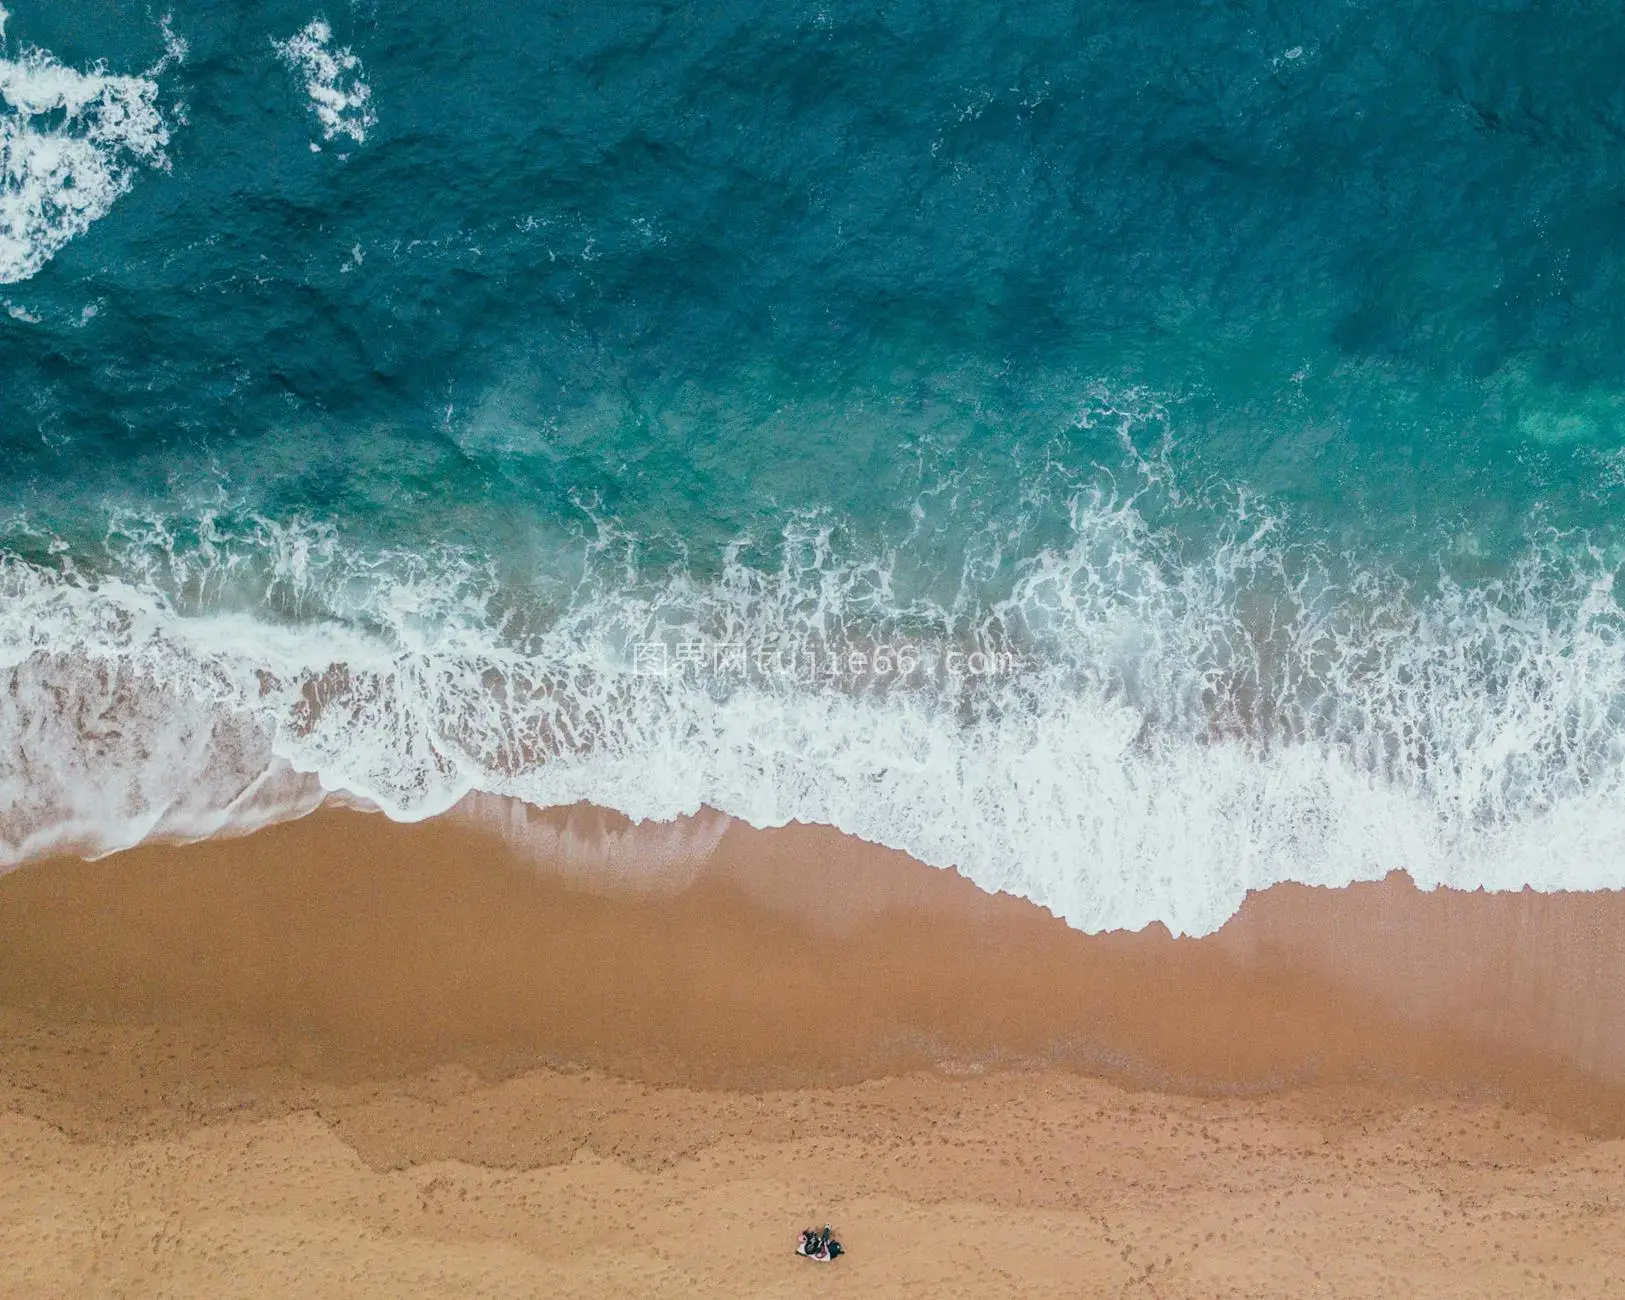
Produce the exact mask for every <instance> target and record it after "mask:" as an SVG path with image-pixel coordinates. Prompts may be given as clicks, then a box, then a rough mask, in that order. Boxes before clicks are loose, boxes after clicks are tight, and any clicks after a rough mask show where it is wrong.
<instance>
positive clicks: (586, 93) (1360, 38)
mask: <svg viewBox="0 0 1625 1300" xmlns="http://www.w3.org/2000/svg"><path fill="white" fill-rule="evenodd" d="M11 8H12V9H13V12H12V13H10V14H8V15H7V17H6V20H5V23H4V35H5V45H4V48H3V51H0V299H3V305H4V307H5V309H6V314H5V315H4V316H0V448H3V452H4V454H3V457H0V530H3V531H0V584H3V587H4V594H5V596H6V597H7V601H6V609H5V612H4V613H3V614H0V669H3V671H4V672H5V673H6V674H7V675H8V679H9V683H10V687H11V689H10V692H9V695H8V696H7V697H6V699H5V701H4V702H3V703H0V793H3V795H4V799H5V803H6V804H7V805H9V807H10V813H9V814H8V815H7V817H6V819H5V823H4V829H3V830H0V837H3V838H0V849H4V854H3V857H4V858H5V859H6V860H11V861H15V860H20V859H21V858H23V857H26V856H29V855H31V854H33V853H37V852H41V851H45V850H46V849H48V848H50V847H52V846H54V845H55V846H59V845H63V844H73V845H76V846H79V847H81V848H90V849H95V848H105V847H112V846H116V845H118V844H121V843H126V842H129V841H131V840H132V839H137V838H140V837H141V836H144V835H147V834H151V833H173V834H202V833H208V832H210V831H213V830H216V829H219V828H220V827H222V826H227V825H238V824H244V823H247V822H252V821H253V820H255V819H256V818H261V817H265V816H270V815H280V812H286V811H289V810H297V809H298V808H301V807H304V806H307V805H308V802H309V799H310V798H311V797H313V795H312V791H313V790H315V791H319V790H321V789H329V790H342V791H347V792H349V793H350V794H353V795H355V796H358V797H361V798H364V799H366V800H369V801H371V802H373V803H376V804H378V805H380V806H382V807H383V808H385V809H386V811H388V812H390V813H391V814H392V815H395V816H422V815H428V814H429V813H432V812H434V811H437V810H439V809H441V808H443V807H445V806H447V804H448V803H450V802H451V801H453V800H455V799H456V798H457V797H458V796H459V795H460V794H462V793H463V792H465V791H467V790H469V789H472V788H480V789H489V790H500V791H503V792H506V793H511V794H516V795H519V796H520V797H524V798H529V799H532V800H535V801H537V802H542V803H548V802H557V801H564V800H569V799H575V798H592V799H595V800H597V801H598V802H601V803H606V804H611V805H613V806H616V807H619V808H622V809H624V810H625V811H627V812H629V813H631V814H633V815H635V816H671V815H674V814H675V813H677V812H680V811H684V810H691V809H692V808H694V807H696V806H698V804H700V803H709V804H713V805H715V806H718V807H721V808H723V809H725V810H726V811H729V812H731V813H734V814H736V815H740V816H744V817H748V818H750V819H751V820H753V821H756V822H758V823H761V824H772V823H777V822H782V821H784V820H788V819H790V818H800V819H803V820H816V821H828V822H833V823H834V824H837V825H840V826H842V827H843V828H845V829H847V830H849V831H852V832H854V833H858V834H863V835H866V836H868V837H870V838H873V839H877V840H880V841H882V842H885V843H889V844H894V845H897V846H899V847H903V848H906V849H909V850H910V851H912V852H914V853H916V854H918V855H919V856H921V857H923V858H925V859H927V860H929V861H933V862H937V863H940V864H943V865H948V864H952V865H957V866H958V867H960V869H962V870H964V871H966V872H967V874H970V875H971V876H972V877H973V878H975V879H977V880H978V881H980V882H981V883H983V884H984V885H987V886H989V887H998V888H1008V889H1012V890H1016V891H1018V892H1022V893H1024V894H1026V895H1028V896H1029V897H1033V898H1035V899H1036V900H1038V901H1040V902H1043V903H1045V904H1047V905H1049V906H1051V907H1053V908H1055V910H1057V911H1059V912H1061V913H1062V914H1063V915H1065V916H1067V917H1068V919H1070V920H1072V921H1073V922H1074V923H1076V924H1079V925H1083V926H1086V927H1088V928H1100V927H1104V926H1112V925H1142V924H1144V923H1146V922H1147V921H1149V920H1152V919H1161V920H1164V921H1166V922H1168V923H1169V924H1171V925H1173V926H1174V927H1175V928H1178V929H1194V930H1202V929H1207V928H1211V927H1212V926H1213V925H1216V924H1218V923H1219V922H1220V921H1222V920H1223V918H1224V916H1225V915H1227V914H1228V912H1229V910H1231V909H1232V908H1233V907H1234V906H1235V905H1236V904H1237V903H1238V902H1239V899H1240V897H1241V895H1242V893H1243V892H1244V891H1245V890H1246V889H1247V888H1249V887H1255V886H1261V885H1264V884H1268V883H1270V882H1271V881H1273V880H1276V879H1284V878H1292V879H1304V880H1314V881H1325V882H1329V883H1336V882H1341V881H1345V880H1349V879H1354V878H1359V877H1366V876H1371V875H1380V874H1382V873H1383V872H1385V871H1387V870H1389V869H1392V868H1396V867H1403V868H1406V869H1409V870H1411V871H1412V872H1413V873H1414V874H1415V875H1416V876H1417V877H1418V879H1419V880H1421V881H1423V882H1424V883H1427V882H1436V881H1442V882H1447V883H1455V884H1462V885H1467V886H1472V885H1476V884H1485V885H1489V886H1491V887H1515V886H1520V885H1522V884H1525V883H1531V884H1534V885H1536V886H1538V887H1543V888H1550V887H1560V886H1567V887H1575V886H1586V885H1602V884H1611V885H1618V884H1625V851H1622V850H1621V849H1619V848H1618V847H1617V846H1618V845H1619V844H1621V843H1625V840H1622V839H1621V838H1620V835H1619V834H1618V832H1619V830H1620V829H1622V827H1620V826H1619V824H1618V819H1619V818H1620V810H1621V809H1622V808H1625V804H1622V802H1621V796H1622V794H1625V790H1622V788H1621V782H1622V779H1625V768H1622V766H1621V762H1622V758H1625V752H1622V747H1621V735H1622V732H1621V723H1622V722H1625V713H1622V704H1625V642H1622V641H1621V631H1622V628H1621V622H1620V611H1619V608H1618V604H1617V602H1616V600H1615V597H1614V594H1613V579H1614V575H1615V572H1616V568H1617V566H1618V564H1619V563H1620V561H1621V559H1622V558H1625V557H1622V555H1621V549H1620V542H1621V537H1620V533H1619V527H1618V523H1617V520H1618V518H1619V505H1620V503H1621V494H1622V492H1625V407H1622V406H1621V401H1620V392H1621V385H1620V384H1619V382H1618V378H1617V374H1618V368H1619V358H1620V357H1621V356H1622V355H1625V310H1622V309H1621V308H1620V306H1619V304H1620V303H1621V302H1625V293H1622V290H1625V88H1622V87H1621V84H1620V82H1619V80H1618V77H1617V69H1618V67H1619V66H1621V62H1622V57H1625V25H1622V24H1620V23H1619V22H1618V20H1617V16H1615V15H1611V14H1610V13H1609V11H1608V10H1607V9H1606V7H1602V6H1593V5H1589V4H1578V3H1573V4H1545V5H1522V6H1519V5H1506V6H1498V7H1495V8H1494V9H1485V8H1484V7H1483V6H1467V5H1427V6H1420V5H1418V6H1411V7H1409V8H1400V9H1395V8H1393V7H1391V6H1390V7H1382V8H1377V7H1372V6H1360V5H1353V4H1336V5H1331V4H1322V3H1313V4H1310V3H1301V4H1237V5H1224V6H1220V5H1201V6H1188V5H1171V4H1146V3H1133V4H1129V3H1121V4H1091V5H1077V4H1072V5H1058V4H1056V5H1051V4H1024V5H1020V6H1015V5H996V4H994V5H988V4H982V5H976V6H972V5H967V4H942V3H935V4H927V3H914V4H895V5H883V6H878V7H877V6H874V5H867V6H859V5H840V4H812V5H804V6H796V5H771V6H770V5H758V4H697V5H687V6H670V5H656V4H650V5H643V4H635V3H634V4H625V5H618V6H600V5H594V6H588V5H576V4H569V3H561V4H555V5H550V6H528V5H527V6H520V5H500V4H482V5H477V6H475V7H473V8H472V9H471V8H469V7H467V6H464V7H461V8H451V9H448V8H446V7H444V6H439V7H437V6H429V5H424V4H417V3H398V4H389V5H380V4H375V3H365V2H362V0H357V2H356V3H351V4H348V5H342V6H341V5H334V6H330V7H328V8H327V9H326V10H323V11H318V10H316V9H315V8H313V7H310V6H305V5H284V4H263V5H246V6H245V5H237V4H232V5H226V4H208V3H195V2H194V3H179V4H177V5H176V6H174V8H173V10H172V11H170V12H169V13H168V14H167V16H165V17H164V18H163V19H162V21H159V20H157V19H156V18H154V17H153V16H152V15H151V14H150V13H149V12H148V11H147V10H146V9H144V8H140V7H137V6H133V5H113V6H103V5H81V4H76V3H58V4H52V5H43V4H25V3H23V2H22V0H11ZM877 651H878V653H879V655H880V658H879V659H878V660H877V658H876V654H877ZM853 655H858V656H861V658H859V659H854V658H853V657H852V656H853ZM973 656H977V657H974V658H973Z"/></svg>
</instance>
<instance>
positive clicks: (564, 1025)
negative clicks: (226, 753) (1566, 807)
mask: <svg viewBox="0 0 1625 1300" xmlns="http://www.w3.org/2000/svg"><path fill="white" fill-rule="evenodd" d="M1622 1139H1625V898H1622V897H1621V896H1620V895H1618V894H1567V895H1537V894H1532V893H1522V894H1509V895H1484V894H1462V893H1454V892H1448V891H1439V892H1435V893H1427V894H1424V893H1419V892H1418V891H1417V890H1415V889H1414V888H1413V887H1412V886H1411V885H1410V883H1409V882H1408V880H1407V879H1406V878H1404V877H1403V876H1391V877H1390V878H1389V879H1387V880H1386V881H1383V882H1380V883H1373V884H1367V885H1357V886H1354V887H1351V888H1349V889H1344V890H1316V889H1308V888H1303V887H1296V886H1287V887H1277V888H1274V889H1271V890H1268V891H1265V892H1263V893H1259V894H1255V895H1253V896H1251V897H1250V898H1249V900H1248V902H1247V904H1246V906H1245V907H1244V908H1243V910H1242V912H1241V913H1240V914H1239V915H1238V916H1237V917H1236V918H1235V919H1234V920H1232V921H1231V922H1230V923H1229V924H1228V925H1227V926H1226V927H1225V928H1224V929H1223V930H1221V931H1220V932H1219V933H1218V934H1216V935H1213V936H1209V937H1208V938H1205V939H1201V940H1189V939H1186V940H1175V939H1172V938H1170V937H1169V936H1168V935H1167V934H1166V933H1165V932H1162V931H1160V930H1157V929H1155V928H1153V929H1152V930H1148V931H1146V932H1143V933H1139V934H1110V935H1100V936H1088V935H1083V934H1080V933H1077V932H1075V931H1072V930H1070V929H1068V928H1067V927H1066V926H1064V925H1063V924H1061V923H1060V922H1058V921H1056V920H1055V919H1054V918H1052V917H1050V916H1049V915H1048V914H1047V913H1045V912H1043V911H1042V910H1040V909H1038V908H1035V907H1033V906H1031V905H1030V904H1027V903H1024V902H1022V901H1020V900H1018V899H1014V898H1010V897H1004V896H999V897H993V896H989V895H986V894H983V893H981V892H980V891H978V890H977V889H975V888H974V887H973V886H971V885H970V884H968V883H967V882H966V881H964V880H962V879H961V878H959V877H958V876H957V875H955V874H953V873H952V872H943V871H938V870H935V869H933V868H929V867H924V866H921V865H920V864H918V863H915V862H912V861H910V860H909V859H908V858H906V857H904V856H903V855H900V854H896V853H891V852H889V851H885V850H880V849H876V848H873V847H870V846H866V845H863V844H860V843H857V842H855V841H852V840H850V839H847V838H845V837H842V836H840V835H838V834H836V833H834V832H831V831H827V830H822V829H818V828H804V827H791V828H787V829H785V830H781V831H773V832H760V831H755V830H751V829H749V828H747V827H744V826H741V825H739V824H736V823H729V822H728V821H727V819H726V818H722V817H720V816H716V815H702V816H700V817H698V818H693V819H688V820H686V821H684V822H680V823H677V824H673V825H662V826H643V827H630V826H628V825H627V824H626V823H625V822H623V821H621V820H619V819H617V818H615V817H613V816H611V815H609V814H605V813H602V812H599V811H597V810H594V809H590V808H580V809H574V810H569V811H563V812H555V813H551V814H545V815H544V814H540V813H536V812H534V811H533V810H527V809H525V808H523V807H520V806H516V805H508V804H503V803H500V802H498V801H493V800H473V801H470V802H469V803H467V804H465V805H464V806H462V807H460V808H459V809H457V810H455V811H454V812H453V813H452V814H448V815H447V816H446V817H443V818H439V819H436V820H435V821H432V822H428V823H424V824H421V825H417V826H399V825H394V824H391V823H389V822H387V821H385V820H384V819H382V818H380V817H375V816H368V815H366V814H362V813H357V812H351V811H343V810H325V811H322V812H320V813H317V814H315V815H313V816H311V817H308V818H305V819H303V820H300V821H296V822H291V823H288V824H285V825H282V826H277V827H272V828H269V829H266V830H263V831H260V832H258V833H256V834H254V835H251V836H247V837H245V838H242V839H235V840H222V841H216V842H211V843H205V844H198V845H190V846H182V847H175V846H167V847H166V846H154V847H147V848H142V849H138V850H134V851H131V852H128V853H123V854H119V855H115V856H113V857H110V858H106V859H103V860H101V861H98V862H93V863H85V862H78V861H70V860H60V861H53V862H44V863H38V864H34V865H31V866H28V867H24V868H22V869H19V870H17V871H15V872H13V873H11V874H10V875H8V876H6V877H4V878H0V1295H4V1296H19V1297H21V1296H27V1297H47V1296H85V1295H92V1296H95V1295H109V1296H113V1295H130V1296H143V1295H169V1296H194V1295H195V1296H211V1297H212V1296H222V1295H233V1296H283V1295H299V1296H301V1297H312V1296H355V1297H370V1296H403V1297H404V1296H429V1295H433V1296H462V1295H469V1296H474V1295H479V1296H547V1297H567V1296H685V1297H687V1296H696V1295H699V1296H708V1297H710V1296H717V1297H729V1296H784V1297H789V1296H802V1295H808V1296H825V1295H849V1296H862V1297H877V1296H878V1297H888V1296H899V1297H901V1296H928V1297H938V1296H943V1297H947V1296H966V1297H983V1296H1001V1295H1034V1296H1041V1295H1054V1296H1144V1297H1164V1298H1168V1300H1171V1298H1173V1297H1210V1296H1224V1295H1235V1296H1245V1297H1265V1296H1267V1297H1275V1296H1279V1297H1293V1300H1298V1298H1299V1297H1316V1296H1362V1297H1363V1296H1383V1295H1394V1296H1401V1295H1404V1296H1461V1297H1468V1296H1471V1297H1489V1296H1509V1297H1510V1296H1517V1297H1527V1296H1539V1295H1577V1296H1597V1297H1606V1296H1611V1295H1618V1296H1625V1233H1622V1231H1621V1230H1622V1228H1625V1181H1622V1176H1625V1140H1622ZM825 1221H829V1222H833V1223H835V1224H836V1225H837V1227H838V1228H839V1229H840V1232H841V1235H842V1236H843V1238H844V1240H845V1241H846V1244H847V1246H848V1249H849V1254H848V1255H847V1257H846V1258H844V1259H842V1260H840V1261H839V1262H838V1263H836V1264H834V1265H831V1266H823V1265H817V1264H811V1263H808V1262H806V1261H804V1260H801V1259H798V1258H796V1257H795V1256H794V1255H793V1254H791V1247H792V1245H793V1242H794V1239H795V1233H796V1231H797V1230H798V1229H799V1228H801V1227H803V1226H806V1225H807V1224H811V1223H821V1222H825Z"/></svg>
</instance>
